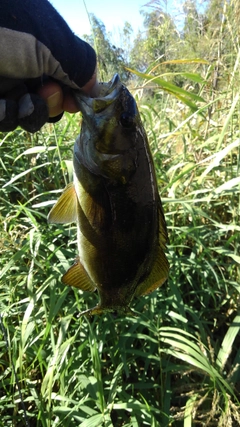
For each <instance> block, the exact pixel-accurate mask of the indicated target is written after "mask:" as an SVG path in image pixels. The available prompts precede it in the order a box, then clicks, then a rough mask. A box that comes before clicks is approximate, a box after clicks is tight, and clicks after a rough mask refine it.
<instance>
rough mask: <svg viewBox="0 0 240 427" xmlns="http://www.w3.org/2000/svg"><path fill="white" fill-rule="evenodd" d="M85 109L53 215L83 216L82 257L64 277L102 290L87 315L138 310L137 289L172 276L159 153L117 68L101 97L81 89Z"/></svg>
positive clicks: (54, 219) (144, 290)
mask: <svg viewBox="0 0 240 427" xmlns="http://www.w3.org/2000/svg"><path fill="white" fill-rule="evenodd" d="M76 99H77V102H78V105H79V108H80V110H81V112H82V115H83V121H82V127H81V133H80V135H79V136H78V137H77V139H76V142H75V145H74V153H73V167H74V180H73V183H72V184H69V185H68V186H67V187H66V189H65V190H64V192H63V194H62V195H61V196H60V198H59V200H58V201H57V203H56V204H55V205H54V206H53V208H52V209H51V211H50V213H49V216H48V222H50V223H68V222H76V223H77V241H78V253H79V256H78V258H77V259H76V261H75V263H74V264H73V266H71V267H70V268H69V270H68V271H67V272H66V273H65V274H64V275H63V277H62V281H63V283H64V284H66V285H69V286H74V287H76V288H78V289H81V290H83V291H90V292H93V291H95V289H97V291H98V294H99V303H98V305H97V306H96V307H94V308H92V309H89V310H86V311H83V312H82V313H80V314H81V315H83V314H86V315H94V314H102V313H104V312H118V313H120V314H132V313H133V312H132V311H131V309H130V304H131V302H132V300H133V298H134V297H135V296H137V297H138V296H141V295H146V294H148V293H150V292H152V291H153V290H155V289H157V288H158V287H159V286H161V285H162V284H163V283H164V282H165V281H166V279H167V277H168V271H169V264H168V261H167V259H166V256H165V249H166V247H165V246H166V243H167V239H168V237H167V228H166V223H165V219H164V213H163V209H162V205H161V200H160V197H159V194H158V188H157V181H156V176H155V170H154V165H153V160H152V156H151V152H150V148H149V145H148V140H147V136H146V133H145V131H144V128H143V125H142V122H141V119H140V115H139V112H138V109H137V105H136V102H135V100H134V98H133V96H132V95H131V94H130V92H129V91H128V89H127V88H126V87H125V86H124V85H123V84H122V83H121V81H120V79H119V76H118V75H117V74H116V75H115V76H114V77H113V79H112V80H111V81H110V82H109V83H102V86H101V90H100V95H99V97H98V98H89V97H86V96H84V95H83V94H81V93H77V94H76Z"/></svg>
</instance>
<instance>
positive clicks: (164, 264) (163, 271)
mask: <svg viewBox="0 0 240 427" xmlns="http://www.w3.org/2000/svg"><path fill="white" fill-rule="evenodd" d="M168 272H169V263H168V260H167V258H166V256H165V253H164V252H163V250H162V249H161V248H160V246H159V247H158V249H157V256H156V260H155V263H154V264H153V268H152V270H151V273H150V274H149V275H148V276H147V277H146V279H145V280H144V281H143V282H142V283H139V285H138V286H137V289H136V292H135V296H137V297H139V296H141V295H147V294H150V293H151V292H153V291H154V290H155V289H157V288H159V287H160V286H162V285H163V283H164V282H165V281H166V280H167V278H168Z"/></svg>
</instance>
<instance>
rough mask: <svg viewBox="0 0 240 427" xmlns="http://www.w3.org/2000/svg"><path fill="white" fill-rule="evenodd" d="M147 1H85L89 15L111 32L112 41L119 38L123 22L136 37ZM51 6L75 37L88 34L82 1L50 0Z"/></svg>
mask: <svg viewBox="0 0 240 427" xmlns="http://www.w3.org/2000/svg"><path fill="white" fill-rule="evenodd" d="M147 1H148V0H145V1H144V0H118V1H114V0H103V1H101V0H85V4H86V8H87V10H88V12H89V13H93V14H94V15H95V16H96V17H97V18H98V19H100V20H101V21H102V22H103V23H104V25H105V27H106V31H107V32H111V33H112V36H113V39H114V38H115V37H116V39H117V38H118V37H119V29H122V28H123V26H124V23H125V21H128V22H130V24H131V25H132V28H133V30H134V34H135V35H136V34H137V32H138V30H142V29H143V25H142V24H143V16H142V15H141V14H140V9H142V10H144V9H145V10H147V9H146V8H141V6H143V5H144V4H146V3H147ZM50 2H51V3H52V5H53V6H54V7H55V9H57V11H58V12H59V13H60V14H61V15H62V17H63V18H64V19H65V21H66V22H67V23H68V25H69V26H70V28H71V29H72V30H73V31H74V33H75V34H76V35H78V36H79V37H81V36H82V35H83V34H90V23H89V19H88V15H87V11H86V8H85V6H84V1H83V0H50Z"/></svg>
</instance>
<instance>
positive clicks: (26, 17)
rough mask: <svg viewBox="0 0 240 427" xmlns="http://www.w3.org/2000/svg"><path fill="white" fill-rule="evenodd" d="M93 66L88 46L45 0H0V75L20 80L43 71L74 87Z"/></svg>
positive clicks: (88, 74) (41, 73)
mask: <svg viewBox="0 0 240 427" xmlns="http://www.w3.org/2000/svg"><path fill="white" fill-rule="evenodd" d="M79 25H81V17H79ZM95 66H96V55H95V52H94V50H93V49H92V47H91V46H90V45H89V44H88V43H86V42H84V41H83V40H81V39H79V38H78V37H77V36H75V34H74V33H73V32H72V31H71V29H70V28H69V27H68V25H67V24H66V22H65V21H64V20H63V18H62V17H61V16H60V15H59V14H58V13H57V11H56V10H55V9H54V8H53V7H52V5H51V4H50V3H49V2H48V1H47V0H0V76H3V77H6V78H13V79H19V80H23V79H31V78H37V77H40V76H42V75H44V74H45V75H48V76H51V77H53V78H54V79H56V80H59V81H61V82H62V83H63V84H66V85H68V86H70V87H72V88H74V89H77V88H79V87H82V86H84V85H85V84H86V83H87V82H88V81H89V80H90V78H91V77H92V75H93V73H94V69H95ZM0 90H1V84H0Z"/></svg>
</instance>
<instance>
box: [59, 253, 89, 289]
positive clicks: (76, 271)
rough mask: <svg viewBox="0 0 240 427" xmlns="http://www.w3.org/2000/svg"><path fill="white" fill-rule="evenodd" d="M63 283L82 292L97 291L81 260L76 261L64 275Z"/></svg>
mask: <svg viewBox="0 0 240 427" xmlns="http://www.w3.org/2000/svg"><path fill="white" fill-rule="evenodd" d="M62 282H63V283H64V284H65V285H68V286H73V287H74V288H78V289H81V290H82V291H88V292H94V291H95V289H96V286H95V285H94V283H93V282H92V280H91V279H90V277H89V276H88V274H87V272H86V270H85V268H84V267H83V265H82V264H81V262H80V260H79V258H77V259H76V261H75V263H74V264H73V265H72V266H71V267H70V268H69V269H68V270H67V272H66V273H65V274H64V275H63V277H62Z"/></svg>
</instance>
